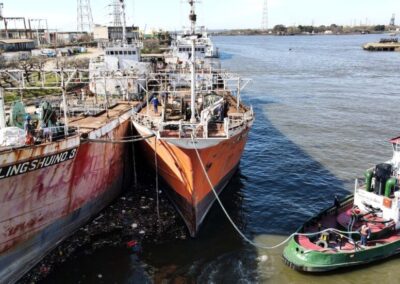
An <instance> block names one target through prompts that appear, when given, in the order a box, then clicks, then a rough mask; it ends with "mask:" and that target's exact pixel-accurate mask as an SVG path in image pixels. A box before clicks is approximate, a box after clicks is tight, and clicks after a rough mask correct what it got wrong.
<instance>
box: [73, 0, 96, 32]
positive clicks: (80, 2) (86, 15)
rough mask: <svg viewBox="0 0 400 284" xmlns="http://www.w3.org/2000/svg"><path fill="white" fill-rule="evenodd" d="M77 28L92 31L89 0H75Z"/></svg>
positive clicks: (80, 30) (81, 30)
mask: <svg viewBox="0 0 400 284" xmlns="http://www.w3.org/2000/svg"><path fill="white" fill-rule="evenodd" d="M77 30H78V31H79V32H85V31H87V32H92V30H93V15H92V8H91V6H90V0H77Z"/></svg>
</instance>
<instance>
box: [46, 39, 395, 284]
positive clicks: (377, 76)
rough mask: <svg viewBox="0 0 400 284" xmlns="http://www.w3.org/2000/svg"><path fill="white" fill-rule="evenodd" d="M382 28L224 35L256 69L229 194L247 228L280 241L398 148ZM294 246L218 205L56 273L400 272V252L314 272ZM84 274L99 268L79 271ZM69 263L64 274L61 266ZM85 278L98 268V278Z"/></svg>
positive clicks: (232, 279) (231, 61)
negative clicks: (138, 249) (294, 258)
mask: <svg viewBox="0 0 400 284" xmlns="http://www.w3.org/2000/svg"><path fill="white" fill-rule="evenodd" d="M380 37H381V36H380V35H355V36H293V37H244V36H243V37H216V38H214V40H215V42H216V44H217V45H218V46H219V48H220V50H221V52H222V64H223V67H224V68H226V69H228V70H230V71H232V72H236V73H238V74H241V75H242V76H243V77H248V78H251V79H252V80H253V81H252V83H251V84H250V85H249V86H248V88H247V89H246V91H245V92H244V93H243V100H245V102H246V103H247V104H251V105H252V106H253V108H254V110H255V113H256V116H257V117H256V119H257V120H256V122H255V124H254V128H253V130H252V132H251V135H250V137H249V142H248V144H247V147H246V150H245V152H244V155H243V158H242V162H241V166H240V170H239V172H238V173H237V174H236V175H235V177H234V178H233V180H232V181H231V183H230V184H229V185H228V187H227V188H226V189H225V191H224V193H223V194H222V201H223V202H224V204H225V205H226V208H227V210H228V212H229V214H231V215H232V218H233V219H234V221H235V222H236V223H237V224H238V225H239V227H240V228H241V229H242V230H243V231H244V232H245V234H246V235H247V236H249V237H250V238H252V239H254V240H255V241H257V242H259V243H262V244H264V245H273V244H276V243H278V242H280V241H282V240H283V239H285V237H286V236H288V235H290V234H291V233H292V232H293V231H295V230H296V228H297V227H298V226H300V225H301V224H302V222H304V221H305V220H306V219H307V218H309V217H310V216H312V215H314V214H316V213H317V212H319V211H320V210H322V209H324V208H326V207H327V206H330V205H331V204H332V203H333V197H334V195H335V194H339V195H340V196H345V195H347V194H349V193H350V192H351V191H352V189H353V184H354V178H355V177H360V176H362V175H363V172H364V170H365V169H366V168H368V167H371V166H373V165H374V164H376V163H379V162H382V161H385V160H387V159H389V158H390V157H391V146H390V144H389V143H388V139H390V138H392V137H394V136H396V135H400V129H399V126H398V124H397V123H398V120H399V119H400V114H399V110H398V107H397V106H398V105H399V102H400V97H399V95H400V53H370V52H365V51H363V50H362V48H361V45H362V44H363V43H366V42H371V41H377V40H379V39H380ZM282 249H283V248H278V249H275V250H272V251H265V250H259V249H255V248H254V247H252V246H250V245H248V244H247V243H245V242H244V241H243V240H242V239H241V238H240V237H239V236H238V235H237V234H236V232H235V231H234V230H233V229H232V227H231V225H230V224H229V223H228V221H227V219H226V218H225V216H224V215H223V213H222V211H221V210H220V208H219V207H218V206H217V205H214V207H213V208H212V210H211V211H210V213H209V215H208V217H207V219H206V220H205V222H204V225H203V226H202V228H201V232H200V234H199V236H198V237H197V238H196V239H190V238H188V239H186V240H166V241H165V242H164V243H163V244H160V245H156V246H155V245H151V246H150V245H149V246H146V245H145V244H144V245H143V249H142V253H141V255H140V256H139V257H137V256H136V255H135V254H132V252H130V251H128V250H126V249H107V248H105V249H103V250H101V251H99V252H98V253H95V254H94V255H92V256H87V257H85V258H84V259H77V260H75V261H74V263H75V265H73V266H74V267H73V268H71V264H69V265H68V266H67V267H63V266H61V267H60V268H59V269H58V270H57V271H56V275H53V277H52V278H51V280H52V281H57V282H58V283H62V282H71V281H68V279H74V281H76V282H81V283H84V282H93V279H96V277H95V276H96V275H97V274H98V273H99V271H101V273H102V274H103V275H105V276H106V275H108V277H104V278H102V279H97V281H96V282H103V283H113V282H115V283H146V282H147V283H151V282H156V283H187V282H189V283H321V282H322V281H323V283H376V282H378V281H379V283H397V281H398V280H396V279H397V277H398V276H397V268H398V267H400V257H398V258H392V259H390V260H386V261H384V262H380V263H378V264H375V265H369V266H367V267H363V268H358V269H353V270H346V271H340V272H336V273H330V274H324V275H319V276H313V275H308V274H301V273H298V272H295V271H293V270H291V269H289V268H288V267H286V266H285V265H284V264H283V262H282V260H281V253H282ZM71 273H75V274H85V275H94V277H92V278H90V277H86V278H82V279H81V278H79V276H76V277H73V278H68V277H67V275H68V274H71ZM57 275H58V276H57ZM84 279H92V281H87V280H84Z"/></svg>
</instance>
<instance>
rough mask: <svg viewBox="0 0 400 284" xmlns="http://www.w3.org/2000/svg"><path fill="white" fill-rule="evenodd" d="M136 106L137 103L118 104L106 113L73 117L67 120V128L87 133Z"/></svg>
mask: <svg viewBox="0 0 400 284" xmlns="http://www.w3.org/2000/svg"><path fill="white" fill-rule="evenodd" d="M137 104H138V102H118V103H117V104H116V105H115V106H114V107H112V108H110V109H108V111H103V112H101V113H100V114H98V115H95V116H86V117H85V116H78V117H73V118H71V119H70V120H69V126H71V127H76V128H78V129H79V132H80V133H88V132H90V131H93V130H96V129H99V128H100V127H102V126H104V125H105V124H106V123H107V122H109V121H111V120H114V119H116V118H118V117H119V116H121V115H123V114H124V113H126V112H128V111H130V110H132V108H133V107H135V106H136V105H137Z"/></svg>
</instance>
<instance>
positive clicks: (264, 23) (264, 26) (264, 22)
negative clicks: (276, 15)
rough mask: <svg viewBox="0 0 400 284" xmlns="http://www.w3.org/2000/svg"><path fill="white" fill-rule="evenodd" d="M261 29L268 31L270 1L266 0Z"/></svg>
mask: <svg viewBox="0 0 400 284" xmlns="http://www.w3.org/2000/svg"><path fill="white" fill-rule="evenodd" d="M261 29H262V30H265V31H266V30H268V0H264V6H263V14H262V23H261Z"/></svg>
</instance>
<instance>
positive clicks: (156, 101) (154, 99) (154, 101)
mask: <svg viewBox="0 0 400 284" xmlns="http://www.w3.org/2000/svg"><path fill="white" fill-rule="evenodd" d="M151 102H152V104H153V106H154V113H158V105H159V104H160V102H159V101H158V98H157V96H155V97H154V98H153V99H152V100H151Z"/></svg>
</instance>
